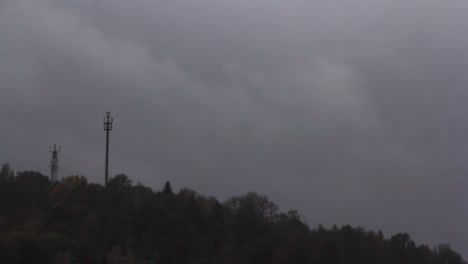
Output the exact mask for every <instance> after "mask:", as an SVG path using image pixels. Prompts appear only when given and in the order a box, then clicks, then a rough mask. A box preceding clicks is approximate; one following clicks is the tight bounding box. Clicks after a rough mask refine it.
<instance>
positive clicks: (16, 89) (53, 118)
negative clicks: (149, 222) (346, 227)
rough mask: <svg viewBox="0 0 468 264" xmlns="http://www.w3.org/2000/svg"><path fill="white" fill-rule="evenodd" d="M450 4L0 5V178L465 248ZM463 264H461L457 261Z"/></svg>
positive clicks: (459, 54)
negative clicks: (106, 128) (90, 184)
mask: <svg viewBox="0 0 468 264" xmlns="http://www.w3.org/2000/svg"><path fill="white" fill-rule="evenodd" d="M467 8H468V4H466V3H464V2H460V1H447V2H444V3H441V2H439V1H422V0H421V1H412V2H411V3H409V2H407V1H394V0H393V1H366V0H359V1H358V0H356V1H348V2H345V3H339V4H338V3H337V2H335V1H287V2H286V1H276V0H269V1H266V0H255V1H219V0H217V1H214V0H200V1H145V0H136V1H124V0H112V1H111V0H99V1H98V0H83V1H71V0H68V1H67V0H36V1H32V0H20V1H2V2H0V85H1V98H2V103H1V104H0V110H1V111H0V119H1V120H2V126H1V127H0V133H1V136H2V139H1V140H0V147H1V149H2V152H0V160H1V161H8V162H10V163H11V165H12V166H13V167H15V168H17V169H20V170H21V169H36V170H41V171H43V172H44V173H46V172H47V163H48V156H47V154H48V153H47V147H48V146H49V145H50V144H53V143H54V142H57V143H60V144H61V145H62V146H63V153H62V154H61V160H60V164H61V167H62V169H61V174H62V175H67V174H71V173H77V174H85V175H86V176H88V177H89V178H90V179H91V180H93V181H96V182H102V174H103V168H102V164H103V149H104V144H103V143H104V142H103V139H104V132H103V131H102V130H103V128H102V124H101V122H102V117H103V116H104V112H105V111H108V110H110V111H112V113H113V115H114V116H115V126H114V127H115V129H114V131H112V134H111V141H112V145H111V173H119V172H124V173H127V174H128V175H129V176H130V177H131V178H132V179H134V180H135V181H140V182H142V183H144V184H147V185H150V186H152V187H154V188H160V187H161V186H162V184H163V182H164V181H165V180H170V181H171V182H172V183H173V184H174V185H175V186H176V187H184V186H187V187H190V188H193V189H195V190H197V191H199V192H201V193H208V194H213V195H216V196H218V197H220V198H222V199H224V198H226V197H228V196H230V195H233V194H239V193H242V192H246V191H250V190H254V191H257V192H260V193H263V194H266V195H268V196H270V197H271V198H272V199H273V200H274V201H277V202H278V203H279V204H280V205H281V206H282V207H283V208H284V209H287V208H297V209H299V210H300V211H301V212H302V213H303V214H304V215H305V217H306V218H307V220H308V222H309V223H310V224H312V225H316V224H317V223H318V222H322V223H324V224H326V225H331V224H334V223H337V224H347V223H350V224H353V225H362V226H365V227H367V228H375V229H378V228H380V229H383V230H384V231H385V233H386V234H387V235H389V234H390V233H395V232H399V231H408V232H410V233H411V234H412V235H413V236H414V238H415V239H416V240H417V241H420V242H425V243H436V242H449V243H452V244H453V245H454V246H455V247H456V248H457V249H459V250H461V249H462V246H463V245H465V244H467V243H468V241H467V239H466V238H467V237H468V236H467V235H468V231H467V230H468V227H467V226H466V223H467V221H466V220H468V215H467V214H466V213H465V212H466V210H465V209H466V208H465V205H464V203H463V201H465V200H466V199H467V198H468V197H467V196H466V194H464V193H465V192H464V190H465V189H466V187H467V181H466V180H465V174H466V171H467V169H468V166H467V165H465V159H466V158H467V157H468V153H467V150H466V148H465V147H464V141H465V137H466V135H467V132H468V126H467V125H466V123H467V118H466V117H465V115H464V113H465V112H466V107H465V106H464V105H465V102H464V101H465V98H467V96H468V94H467V91H466V89H465V88H464V85H465V84H466V83H467V79H468V77H466V76H467V75H466V74H465V73H464V70H465V69H466V66H467V63H468V57H467V56H468V55H466V52H465V51H464V48H465V47H466V46H467V45H466V44H468V43H467V42H468V38H467V37H466V34H464V31H465V30H464V25H465V24H466V23H465V22H466V21H465V19H464V14H465V11H466V9H467ZM463 253H464V254H465V256H466V254H467V253H468V252H463Z"/></svg>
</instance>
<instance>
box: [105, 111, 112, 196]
mask: <svg viewBox="0 0 468 264" xmlns="http://www.w3.org/2000/svg"><path fill="white" fill-rule="evenodd" d="M113 122H114V118H112V117H111V116H110V112H106V117H105V118H104V130H105V131H106V176H105V180H104V186H105V187H106V186H107V182H108V179H109V131H111V130H112V123H113Z"/></svg>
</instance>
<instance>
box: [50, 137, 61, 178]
mask: <svg viewBox="0 0 468 264" xmlns="http://www.w3.org/2000/svg"><path fill="white" fill-rule="evenodd" d="M60 151H61V148H60V146H59V147H58V149H57V145H56V144H54V148H53V149H50V150H49V152H50V153H52V159H51V160H50V181H51V182H56V181H58V168H59V167H58V153H59V152H60Z"/></svg>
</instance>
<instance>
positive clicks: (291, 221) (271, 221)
mask: <svg viewBox="0 0 468 264" xmlns="http://www.w3.org/2000/svg"><path fill="white" fill-rule="evenodd" d="M0 263H28V264H29V263H60V264H62V263H64V264H65V263H82V264H88V263H89V264H93V263H99V264H100V263H106V264H116V263H118V264H124V263H125V264H130V263H132V264H133V263H135V264H137V263H140V264H144V263H145V264H146V263H148V264H149V263H167V264H175V263H199V264H201V263H232V264H234V263H255V264H262V263H277V264H280V263H284V264H286V263H291V264H292V263H317V264H338V263H339V264H358V263H359V264H367V263H368V264H376V263H379V264H410V263H414V264H461V263H465V262H464V261H463V259H462V257H461V255H460V254H459V253H457V252H455V251H454V250H452V249H451V248H450V246H449V245H446V244H442V245H439V246H437V247H434V248H430V247H428V246H427V245H417V244H416V243H415V242H414V241H413V240H411V237H410V236H409V235H408V234H406V233H400V234H396V235H394V236H392V237H390V238H385V237H384V236H383V234H382V232H380V231H379V232H374V231H367V230H364V229H363V228H359V227H358V228H354V227H351V226H343V227H339V228H338V227H336V226H334V227H333V228H331V229H326V228H324V227H322V226H318V227H317V228H313V229H311V228H310V227H309V226H308V225H307V224H306V223H304V222H303V221H302V220H301V216H300V215H299V214H298V212H297V211H289V212H287V213H283V212H279V211H278V206H277V205H276V204H274V203H273V202H271V201H270V200H269V199H268V198H267V197H265V196H261V195H258V194H255V193H248V194H246V195H242V196H237V197H233V198H231V199H229V200H227V201H225V202H223V203H220V202H219V201H218V200H217V199H216V198H213V197H206V196H203V195H200V194H197V193H196V192H194V191H192V190H189V189H181V190H180V191H179V192H177V193H174V192H173V190H172V189H171V185H170V183H169V182H167V183H166V185H165V186H164V188H162V190H161V191H154V190H152V189H150V188H148V187H145V186H143V185H141V184H136V185H134V184H132V181H131V180H130V179H129V178H128V177H127V176H125V175H117V176H115V177H114V178H112V179H110V181H109V184H108V187H106V188H104V187H103V186H101V185H98V184H94V183H88V182H87V180H86V178H85V177H83V176H70V177H66V178H64V179H63V180H62V181H61V182H60V183H51V182H50V181H49V179H48V177H46V176H44V175H42V174H40V173H38V172H33V171H25V172H19V173H14V172H13V171H12V170H11V169H10V168H9V166H8V165H3V167H2V169H1V171H0Z"/></svg>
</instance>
